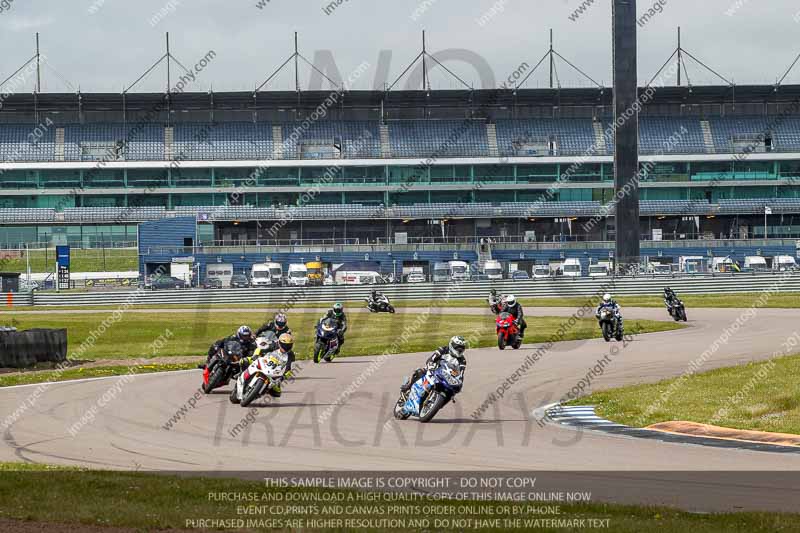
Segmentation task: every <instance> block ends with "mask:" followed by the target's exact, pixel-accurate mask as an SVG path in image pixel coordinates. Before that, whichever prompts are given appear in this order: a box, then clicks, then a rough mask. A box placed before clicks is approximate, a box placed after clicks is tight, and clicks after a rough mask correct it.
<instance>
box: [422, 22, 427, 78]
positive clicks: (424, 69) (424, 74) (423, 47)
mask: <svg viewBox="0 0 800 533" xmlns="http://www.w3.org/2000/svg"><path fill="white" fill-rule="evenodd" d="M426 54H427V51H426V50H425V30H422V90H423V91H425V90H427V89H428V67H427V64H426V63H425V55H426Z"/></svg>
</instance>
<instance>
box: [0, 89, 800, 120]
mask: <svg viewBox="0 0 800 533" xmlns="http://www.w3.org/2000/svg"><path fill="white" fill-rule="evenodd" d="M640 91H644V88H640ZM330 94H331V91H301V92H295V91H264V92H258V93H255V95H254V93H253V92H220V93H211V92H192V93H189V92H187V93H181V94H173V95H170V97H169V105H170V108H171V109H173V110H205V109H209V108H211V107H213V108H214V109H220V110H225V109H240V110H244V109H249V110H252V109H254V108H258V109H273V108H289V109H313V108H315V107H317V106H318V105H319V104H320V103H321V102H323V101H324V100H325V99H326V98H327V97H328V96H329V95H330ZM165 96H166V95H165V93H128V94H127V95H125V96H124V97H123V95H122V94H115V93H79V94H73V93H39V94H32V93H29V94H19V93H18V94H12V95H9V96H8V97H7V98H5V99H4V101H3V111H2V112H0V120H2V114H3V113H7V112H18V113H19V112H22V113H32V112H34V111H37V110H38V111H49V110H77V108H78V106H79V105H80V107H81V109H82V110H85V111H117V110H120V109H122V106H123V98H124V105H125V108H126V109H129V110H132V111H133V110H137V109H139V110H147V109H152V108H153V107H155V106H158V105H160V104H164V103H165V101H166V100H165ZM798 98H800V85H782V86H775V85H743V86H720V85H713V86H692V87H661V88H658V90H657V91H656V93H655V95H654V97H653V98H652V102H653V103H654V104H680V105H703V104H723V103H724V104H731V103H736V104H742V103H787V102H791V101H794V100H797V99H798ZM612 99H613V90H612V89H611V88H610V87H609V88H603V89H600V88H562V89H519V90H516V91H514V90H512V89H491V90H486V89H477V90H472V91H470V90H435V91H391V92H384V91H348V92H346V93H344V96H343V97H342V98H341V101H340V103H339V104H338V105H337V107H338V106H341V107H344V108H349V109H355V108H364V109H374V108H378V107H380V106H381V104H383V105H384V107H389V108H394V109H404V108H418V107H426V108H450V107H455V108H470V107H472V108H503V107H509V106H537V105H538V106H550V105H552V106H598V105H600V106H610V105H611V104H612ZM212 102H213V104H212Z"/></svg>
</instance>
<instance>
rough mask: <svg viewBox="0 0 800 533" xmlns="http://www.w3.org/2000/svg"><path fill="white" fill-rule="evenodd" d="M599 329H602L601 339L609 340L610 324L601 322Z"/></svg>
mask: <svg viewBox="0 0 800 533" xmlns="http://www.w3.org/2000/svg"><path fill="white" fill-rule="evenodd" d="M600 329H601V330H603V340H605V341H606V342H611V324H609V323H608V322H603V323H602V324H600Z"/></svg>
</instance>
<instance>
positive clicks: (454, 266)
mask: <svg viewBox="0 0 800 533" xmlns="http://www.w3.org/2000/svg"><path fill="white" fill-rule="evenodd" d="M448 263H449V265H450V279H452V280H453V281H464V280H468V279H469V277H470V275H469V265H468V264H467V263H466V262H465V261H448Z"/></svg>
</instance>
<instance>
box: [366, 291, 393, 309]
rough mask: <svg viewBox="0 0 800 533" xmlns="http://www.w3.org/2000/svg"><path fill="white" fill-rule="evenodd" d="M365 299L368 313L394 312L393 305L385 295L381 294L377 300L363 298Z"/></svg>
mask: <svg viewBox="0 0 800 533" xmlns="http://www.w3.org/2000/svg"><path fill="white" fill-rule="evenodd" d="M365 300H366V302H367V309H369V312H370V313H394V306H393V305H392V304H391V303H389V298H387V297H386V296H385V295H381V296H380V297H379V298H378V299H377V300H372V298H365Z"/></svg>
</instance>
